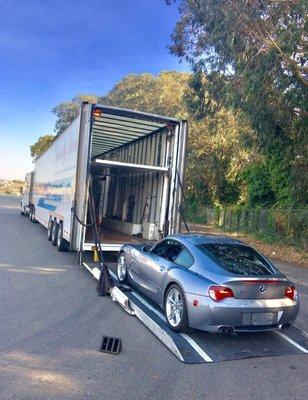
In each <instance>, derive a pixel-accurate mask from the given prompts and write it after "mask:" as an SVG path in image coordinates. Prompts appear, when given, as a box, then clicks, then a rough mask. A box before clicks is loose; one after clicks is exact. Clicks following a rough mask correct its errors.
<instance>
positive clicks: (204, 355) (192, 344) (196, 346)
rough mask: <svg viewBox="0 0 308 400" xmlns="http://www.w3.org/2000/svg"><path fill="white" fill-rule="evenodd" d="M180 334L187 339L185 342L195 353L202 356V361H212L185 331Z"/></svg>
mask: <svg viewBox="0 0 308 400" xmlns="http://www.w3.org/2000/svg"><path fill="white" fill-rule="evenodd" d="M180 335H181V336H182V337H183V338H184V339H186V340H187V342H188V343H189V344H190V345H191V347H193V348H194V349H195V350H196V352H197V353H199V355H200V356H201V357H202V358H203V360H204V361H206V362H213V360H212V359H211V357H210V356H209V355H208V354H206V352H205V351H204V350H203V349H202V348H201V347H200V346H199V345H198V344H197V343H196V342H195V341H194V340H193V339H192V338H191V337H190V336H188V335H187V334H186V333H180Z"/></svg>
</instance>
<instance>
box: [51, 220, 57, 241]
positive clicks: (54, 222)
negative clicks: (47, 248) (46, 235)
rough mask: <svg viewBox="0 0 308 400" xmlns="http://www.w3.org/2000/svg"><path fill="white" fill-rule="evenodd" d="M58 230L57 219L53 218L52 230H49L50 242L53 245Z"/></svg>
mask: <svg viewBox="0 0 308 400" xmlns="http://www.w3.org/2000/svg"><path fill="white" fill-rule="evenodd" d="M58 230H59V224H57V221H56V220H54V221H53V222H52V230H51V244H52V245H53V246H56V245H57V239H58Z"/></svg>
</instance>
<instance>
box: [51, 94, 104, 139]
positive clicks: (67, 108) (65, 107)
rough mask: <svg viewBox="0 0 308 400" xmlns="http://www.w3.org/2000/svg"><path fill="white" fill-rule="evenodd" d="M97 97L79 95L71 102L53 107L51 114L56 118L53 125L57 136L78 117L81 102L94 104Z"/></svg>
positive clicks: (93, 95)
mask: <svg viewBox="0 0 308 400" xmlns="http://www.w3.org/2000/svg"><path fill="white" fill-rule="evenodd" d="M97 99H98V96H96V95H95V94H79V95H77V96H76V97H74V98H73V99H72V101H69V102H65V103H61V104H59V105H58V106H56V107H54V108H53V110H52V113H53V114H55V115H56V116H57V121H56V124H55V132H56V134H57V135H59V134H60V133H61V132H63V131H64V130H65V129H66V128H67V127H68V126H70V124H71V123H72V122H73V121H74V119H75V118H77V117H78V115H79V111H80V105H81V103H82V102H83V101H87V102H89V103H92V104H94V103H96V102H97Z"/></svg>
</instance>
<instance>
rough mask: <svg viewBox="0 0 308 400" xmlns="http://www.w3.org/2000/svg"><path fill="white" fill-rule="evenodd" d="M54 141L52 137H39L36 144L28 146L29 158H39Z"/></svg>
mask: <svg viewBox="0 0 308 400" xmlns="http://www.w3.org/2000/svg"><path fill="white" fill-rule="evenodd" d="M54 139H55V136H54V135H44V136H41V137H40V138H39V139H38V140H37V142H36V143H34V144H33V145H32V146H30V152H31V157H33V158H34V159H36V158H37V157H39V156H40V155H41V154H42V153H44V151H45V150H47V149H48V147H49V146H50V145H51V144H52V142H53V141H54Z"/></svg>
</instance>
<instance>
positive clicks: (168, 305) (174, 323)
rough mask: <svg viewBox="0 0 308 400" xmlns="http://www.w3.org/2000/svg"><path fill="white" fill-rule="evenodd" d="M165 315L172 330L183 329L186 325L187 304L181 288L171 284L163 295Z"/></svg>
mask: <svg viewBox="0 0 308 400" xmlns="http://www.w3.org/2000/svg"><path fill="white" fill-rule="evenodd" d="M165 315H166V320H167V323H168V325H169V326H170V328H171V329H173V330H174V331H177V332H179V331H185V330H186V329H187V327H188V318H187V306H186V301H185V296H184V293H183V291H182V289H181V288H180V287H179V286H178V285H177V284H173V285H171V286H170V287H169V288H168V290H167V293H166V295H165Z"/></svg>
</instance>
